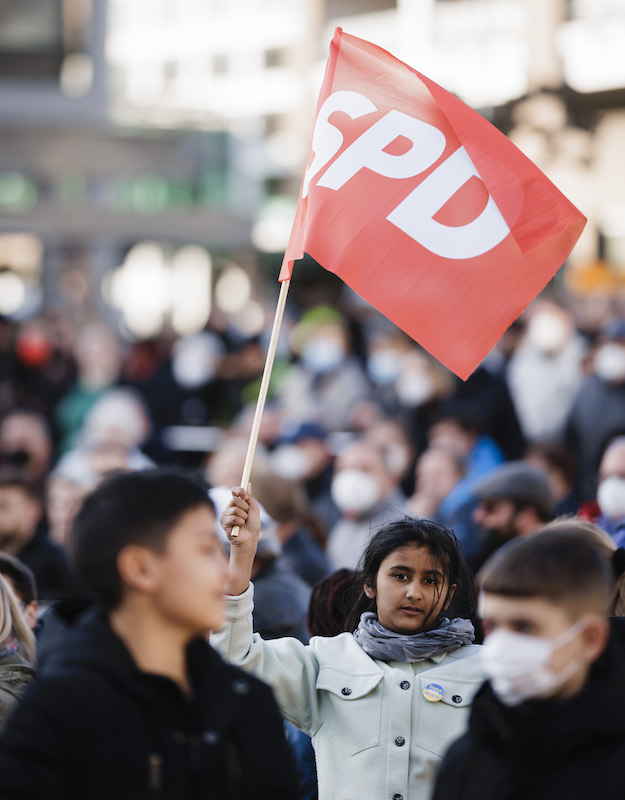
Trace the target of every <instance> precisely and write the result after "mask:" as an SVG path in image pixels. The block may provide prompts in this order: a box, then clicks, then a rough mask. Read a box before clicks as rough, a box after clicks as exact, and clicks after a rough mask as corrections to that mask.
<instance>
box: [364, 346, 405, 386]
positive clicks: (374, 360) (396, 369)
mask: <svg viewBox="0 0 625 800" xmlns="http://www.w3.org/2000/svg"><path fill="white" fill-rule="evenodd" d="M400 372H401V360H400V357H399V355H398V354H397V353H396V352H395V351H394V350H376V351H375V353H372V354H371V355H370V356H369V358H368V359H367V373H368V375H369V377H370V378H371V380H372V381H373V382H374V383H377V384H378V386H388V385H389V384H391V383H393V382H394V381H396V380H397V378H398V376H399V373H400Z"/></svg>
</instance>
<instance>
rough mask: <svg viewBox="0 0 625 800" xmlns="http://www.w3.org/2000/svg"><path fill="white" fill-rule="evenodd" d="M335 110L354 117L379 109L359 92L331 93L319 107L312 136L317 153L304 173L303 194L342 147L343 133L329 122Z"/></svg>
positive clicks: (304, 194)
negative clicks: (312, 179) (311, 181)
mask: <svg viewBox="0 0 625 800" xmlns="http://www.w3.org/2000/svg"><path fill="white" fill-rule="evenodd" d="M335 111H343V112H344V113H345V114H347V115H348V116H350V117H351V118H352V119H357V118H358V117H362V116H363V115H364V114H371V112H372V111H377V108H376V107H375V106H374V105H373V103H372V102H371V100H369V99H368V98H366V97H365V96H364V94H359V93H358V92H335V93H334V94H331V95H330V96H329V97H328V99H327V100H326V101H325V103H324V104H323V105H322V106H321V108H320V109H319V114H318V115H317V121H316V122H315V129H314V131H313V137H312V149H313V151H314V153H315V157H314V158H313V160H312V162H311V164H310V166H309V167H308V169H307V170H306V173H305V175H304V185H303V188H302V196H303V197H306V195H307V194H308V186H309V184H310V180H311V178H313V177H314V176H315V175H316V174H317V173H318V172H319V170H320V169H323V167H325V165H326V164H327V163H328V161H329V160H330V159H331V158H332V156H333V155H335V153H338V151H339V150H340V149H341V145H342V144H343V134H342V133H341V131H340V130H339V129H338V128H336V127H335V126H334V125H331V124H330V123H329V122H328V117H329V116H330V114H333V113H334V112H335Z"/></svg>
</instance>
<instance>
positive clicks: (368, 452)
mask: <svg viewBox="0 0 625 800" xmlns="http://www.w3.org/2000/svg"><path fill="white" fill-rule="evenodd" d="M398 484H399V478H398V476H397V474H396V473H394V472H393V471H392V470H391V468H390V467H389V464H388V462H387V461H386V459H385V455H384V452H383V451H382V449H381V448H380V447H378V446H377V445H376V444H375V443H373V442H371V441H367V440H366V439H362V440H361V441H356V442H353V443H352V444H349V445H347V447H345V448H344V449H343V450H342V451H341V452H340V453H339V455H338V456H337V459H336V462H335V465H334V476H333V478H332V485H331V494H332V499H333V500H334V503H335V504H336V506H337V508H338V509H339V511H340V512H341V516H340V518H339V519H338V521H337V522H336V523H335V524H334V525H333V526H332V529H331V530H330V533H329V536H328V544H327V548H326V554H327V557H328V561H329V562H330V566H331V567H332V568H333V569H341V568H343V567H347V568H348V569H355V567H356V566H357V564H358V562H359V560H360V557H361V555H362V553H363V551H364V549H365V545H366V544H367V541H368V540H369V538H370V536H371V532H372V530H374V529H375V528H376V527H379V526H380V525H382V524H383V523H384V522H385V521H386V520H387V519H388V518H389V516H392V517H396V516H397V513H398V511H401V510H403V508H404V506H405V503H406V497H405V495H404V494H403V493H402V491H401V490H400V489H399V485H398Z"/></svg>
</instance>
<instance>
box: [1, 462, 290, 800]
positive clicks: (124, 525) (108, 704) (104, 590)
mask: <svg viewBox="0 0 625 800" xmlns="http://www.w3.org/2000/svg"><path fill="white" fill-rule="evenodd" d="M73 550H74V559H75V561H76V565H77V568H78V572H79V574H80V576H81V577H82V578H83V580H84V581H85V583H86V585H87V586H89V587H90V588H91V590H92V591H93V593H94V595H95V597H96V599H97V603H96V605H95V606H93V607H91V608H89V609H87V611H85V612H84V613H83V614H82V615H81V617H80V619H79V621H78V622H77V624H76V625H75V626H74V627H73V629H72V630H71V631H70V632H69V633H68V634H67V637H66V638H65V639H64V640H63V647H62V649H60V650H59V652H57V653H56V654H54V656H53V657H52V658H51V660H50V661H49V662H48V665H47V668H46V677H44V678H42V679H38V680H36V681H35V683H34V684H33V686H32V688H31V689H30V690H29V692H28V693H27V694H26V695H25V697H24V699H23V701H22V703H21V704H20V706H19V707H18V709H17V711H16V712H15V713H14V715H13V716H12V718H11V719H10V721H9V723H8V725H7V727H6V729H5V731H4V734H3V736H2V737H1V738H0V798H3V799H4V798H6V799H7V800H9V798H10V799H11V800H18V799H19V800H31V798H32V800H35V799H37V800H38V799H39V798H41V797H44V796H45V797H46V799H47V800H57V799H58V800H61V799H62V800H70V798H71V800H111V798H115V800H126V799H127V800H143V798H145V800H157V798H158V800H169V799H170V800H207V799H209V798H214V799H215V800H243V798H245V800H250V799H251V800H254V798H257V799H258V800H264V799H265V798H267V799H268V798H272V800H274V798H275V800H295V799H296V798H297V797H298V789H297V777H296V773H295V768H294V765H293V761H292V758H291V755H290V752H289V749H288V745H287V742H286V740H285V737H284V733H283V726H282V719H281V717H280V714H279V712H278V709H277V706H276V704H275V701H274V699H273V695H272V693H271V690H270V689H269V688H268V687H267V686H266V685H264V684H262V683H261V682H259V681H257V680H255V679H254V678H252V677H251V676H249V675H247V674H245V673H243V672H240V671H239V670H238V669H236V668H233V667H231V666H229V665H227V664H225V663H224V662H223V661H222V660H221V658H220V657H219V656H218V655H217V653H216V652H215V651H214V650H213V649H212V648H211V647H210V645H209V644H208V643H207V642H206V640H205V638H204V636H203V635H202V634H203V633H204V632H205V631H207V630H210V629H214V628H217V627H220V626H221V625H222V624H223V585H224V579H225V572H226V560H225V556H224V554H223V550H222V549H221V545H220V543H219V541H218V539H217V536H216V534H215V515H214V512H213V510H212V503H211V501H210V499H209V498H208V496H207V493H206V490H205V489H204V488H203V487H201V486H199V485H197V484H195V483H194V482H192V481H190V480H189V479H187V478H183V477H181V476H176V475H172V474H167V473H160V472H159V471H154V472H144V473H134V474H126V475H119V476H117V477H114V478H112V479H110V480H108V481H107V482H105V483H104V484H102V485H101V486H100V487H99V488H98V489H97V490H96V491H95V492H94V493H93V494H92V495H91V496H90V497H89V498H88V499H87V500H86V502H85V504H84V506H83V508H82V510H81V512H80V513H79V515H78V517H77V519H76V523H75V527H74V534H73Z"/></svg>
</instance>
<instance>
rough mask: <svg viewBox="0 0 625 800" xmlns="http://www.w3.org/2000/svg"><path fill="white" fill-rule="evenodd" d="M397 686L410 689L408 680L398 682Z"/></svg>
mask: <svg viewBox="0 0 625 800" xmlns="http://www.w3.org/2000/svg"><path fill="white" fill-rule="evenodd" d="M399 687H400V688H401V689H410V681H402V682H401V683H400V684H399Z"/></svg>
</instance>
